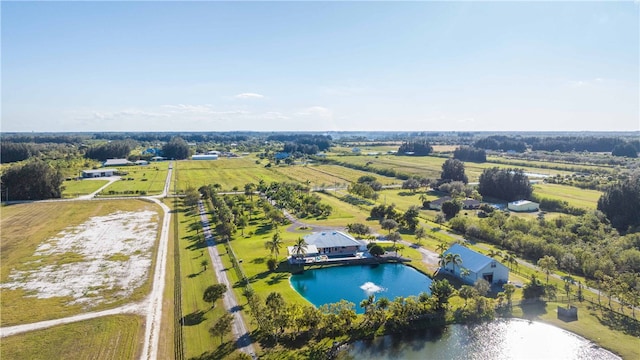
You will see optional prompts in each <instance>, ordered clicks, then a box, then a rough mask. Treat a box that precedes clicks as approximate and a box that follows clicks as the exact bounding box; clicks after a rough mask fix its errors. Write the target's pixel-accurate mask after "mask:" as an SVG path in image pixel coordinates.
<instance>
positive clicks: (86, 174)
mask: <svg viewBox="0 0 640 360" xmlns="http://www.w3.org/2000/svg"><path fill="white" fill-rule="evenodd" d="M115 171H116V170H115V169H96V170H82V177H83V178H85V179H91V178H99V177H109V176H113V175H114V174H115Z"/></svg>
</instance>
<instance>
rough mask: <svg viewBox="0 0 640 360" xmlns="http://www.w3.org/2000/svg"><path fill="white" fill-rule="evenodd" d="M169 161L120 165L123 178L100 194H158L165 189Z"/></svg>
mask: <svg viewBox="0 0 640 360" xmlns="http://www.w3.org/2000/svg"><path fill="white" fill-rule="evenodd" d="M168 167H169V163H168V162H157V163H151V164H150V165H145V166H127V167H120V168H118V170H119V171H120V172H123V173H126V175H124V174H123V175H121V179H120V180H119V181H116V182H115V183H113V184H111V185H109V187H107V188H106V189H104V190H102V191H101V192H100V196H122V195H144V194H146V195H157V194H161V193H162V191H163V190H164V184H165V181H166V179H167V171H168Z"/></svg>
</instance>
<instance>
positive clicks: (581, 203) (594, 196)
mask: <svg viewBox="0 0 640 360" xmlns="http://www.w3.org/2000/svg"><path fill="white" fill-rule="evenodd" d="M533 194H534V195H537V196H540V197H542V198H549V199H557V200H563V201H566V202H568V203H569V205H571V206H575V207H579V208H583V209H590V210H595V209H596V207H597V205H598V199H599V198H600V196H602V192H600V191H597V190H589V189H580V188H577V187H574V186H568V185H559V184H535V185H533Z"/></svg>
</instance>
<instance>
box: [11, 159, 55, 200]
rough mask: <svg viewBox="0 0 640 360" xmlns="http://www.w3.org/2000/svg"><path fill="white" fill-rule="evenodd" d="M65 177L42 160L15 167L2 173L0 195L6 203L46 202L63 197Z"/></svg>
mask: <svg viewBox="0 0 640 360" xmlns="http://www.w3.org/2000/svg"><path fill="white" fill-rule="evenodd" d="M62 181H63V176H62V174H61V173H60V171H59V170H57V169H55V168H54V167H52V166H51V165H49V164H47V163H46V162H44V161H42V160H34V161H29V162H27V163H26V164H22V165H14V166H11V167H9V168H8V169H6V170H5V171H4V172H3V173H2V188H1V190H0V194H1V195H2V200H4V201H14V200H44V199H55V198H60V197H62Z"/></svg>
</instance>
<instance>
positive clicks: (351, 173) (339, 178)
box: [275, 165, 401, 188]
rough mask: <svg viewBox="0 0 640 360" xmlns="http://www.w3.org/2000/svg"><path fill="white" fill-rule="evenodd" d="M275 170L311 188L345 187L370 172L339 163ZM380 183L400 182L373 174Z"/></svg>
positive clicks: (286, 167) (281, 167)
mask: <svg viewBox="0 0 640 360" xmlns="http://www.w3.org/2000/svg"><path fill="white" fill-rule="evenodd" d="M275 170H276V171H277V172H279V173H281V174H283V175H285V176H287V177H288V178H289V179H291V180H292V181H296V182H301V183H303V184H305V183H308V184H309V186H310V187H311V188H331V187H334V186H337V187H346V186H348V185H349V184H350V183H352V182H356V181H357V180H358V178H359V177H361V176H366V175H369V176H371V175H372V174H371V173H370V172H367V171H361V170H355V169H350V168H347V167H344V166H339V165H304V166H298V165H296V166H279V167H276V168H275ZM373 176H375V177H376V180H377V181H378V182H380V183H381V184H382V185H393V184H400V183H401V181H400V180H398V179H396V178H392V177H389V176H382V175H377V174H373Z"/></svg>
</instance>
